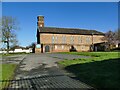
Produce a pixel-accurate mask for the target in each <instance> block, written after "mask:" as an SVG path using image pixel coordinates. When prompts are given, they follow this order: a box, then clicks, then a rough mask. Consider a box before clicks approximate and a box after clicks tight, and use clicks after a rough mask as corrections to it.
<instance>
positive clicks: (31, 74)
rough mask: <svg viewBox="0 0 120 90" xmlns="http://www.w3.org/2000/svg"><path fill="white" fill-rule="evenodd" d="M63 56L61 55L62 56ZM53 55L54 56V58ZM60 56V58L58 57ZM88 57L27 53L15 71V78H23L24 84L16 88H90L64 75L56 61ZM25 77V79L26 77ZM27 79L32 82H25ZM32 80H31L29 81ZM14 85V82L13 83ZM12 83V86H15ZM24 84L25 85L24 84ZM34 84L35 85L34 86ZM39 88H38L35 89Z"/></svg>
mask: <svg viewBox="0 0 120 90" xmlns="http://www.w3.org/2000/svg"><path fill="white" fill-rule="evenodd" d="M62 56H63V57H62ZM54 57H55V58H54ZM60 57H62V58H60ZM75 58H89V57H84V56H78V55H75V56H74V55H69V56H68V55H67V54H66V55H64V54H29V55H27V56H26V57H25V58H24V60H23V61H22V62H21V63H20V66H19V68H18V70H17V71H16V77H15V78H16V79H24V80H23V81H22V82H24V84H22V85H20V86H19V85H17V87H18V88H20V87H25V88H30V87H31V86H32V87H33V90H34V88H67V89H68V88H73V89H74V88H79V89H80V90H81V88H84V89H91V87H90V86H88V85H86V84H84V83H82V82H80V81H77V80H73V79H71V78H70V77H68V76H67V75H66V73H65V72H64V71H63V70H60V69H59V67H58V66H57V64H56V62H58V61H61V60H63V59H75ZM26 78H27V79H26ZM27 80H29V81H30V82H32V83H27V85H26V84H25V83H26V82H28V81H27ZM31 80H32V81H31ZM19 83H20V82H19ZM15 85H16V84H15ZM15 85H14V83H13V86H15ZM25 85H26V86H25ZM34 85H35V86H34ZM35 90H39V89H35Z"/></svg>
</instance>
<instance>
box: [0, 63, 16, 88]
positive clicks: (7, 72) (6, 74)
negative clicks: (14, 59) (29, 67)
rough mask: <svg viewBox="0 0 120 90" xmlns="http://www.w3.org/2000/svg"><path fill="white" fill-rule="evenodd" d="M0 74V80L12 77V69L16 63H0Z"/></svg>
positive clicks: (13, 69)
mask: <svg viewBox="0 0 120 90" xmlns="http://www.w3.org/2000/svg"><path fill="white" fill-rule="evenodd" d="M1 66H2V67H1V68H0V69H2V74H0V75H2V76H0V80H9V79H12V78H13V75H14V71H15V69H16V66H17V65H16V64H1ZM2 87H4V83H2Z"/></svg>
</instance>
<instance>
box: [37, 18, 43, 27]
mask: <svg viewBox="0 0 120 90" xmlns="http://www.w3.org/2000/svg"><path fill="white" fill-rule="evenodd" d="M37 26H38V27H44V16H38V17H37Z"/></svg>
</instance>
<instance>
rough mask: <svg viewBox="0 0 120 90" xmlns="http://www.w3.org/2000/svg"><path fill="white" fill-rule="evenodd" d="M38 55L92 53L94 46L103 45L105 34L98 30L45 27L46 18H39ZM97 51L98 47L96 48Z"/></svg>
mask: <svg viewBox="0 0 120 90" xmlns="http://www.w3.org/2000/svg"><path fill="white" fill-rule="evenodd" d="M37 19H38V22H37V25H38V28H37V45H36V48H35V52H36V53H40V52H41V53H43V52H70V51H79V52H80V51H91V50H94V48H95V47H94V44H97V43H103V42H104V40H102V38H103V37H104V33H102V32H99V31H96V30H85V29H75V28H57V27H44V16H38V17H37ZM96 49H97V47H96Z"/></svg>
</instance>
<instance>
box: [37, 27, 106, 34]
mask: <svg viewBox="0 0 120 90" xmlns="http://www.w3.org/2000/svg"><path fill="white" fill-rule="evenodd" d="M38 30H39V32H40V33H53V34H79V35H92V33H93V34H94V35H104V33H102V32H99V31H96V30H85V29H75V28H56V27H39V28H38Z"/></svg>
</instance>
